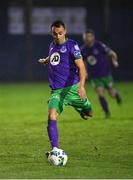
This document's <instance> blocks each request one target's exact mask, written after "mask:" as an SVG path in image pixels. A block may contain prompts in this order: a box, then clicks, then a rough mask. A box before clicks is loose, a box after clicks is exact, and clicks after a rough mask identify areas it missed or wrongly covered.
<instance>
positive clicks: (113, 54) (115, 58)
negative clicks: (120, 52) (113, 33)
mask: <svg viewBox="0 0 133 180" xmlns="http://www.w3.org/2000/svg"><path fill="white" fill-rule="evenodd" d="M99 45H100V46H101V47H102V49H103V51H104V52H105V53H106V54H107V55H108V56H109V57H110V59H111V61H112V63H113V65H114V66H115V67H118V66H119V63H118V56H117V54H116V52H115V51H113V50H112V49H111V48H109V47H108V46H106V45H105V44H104V43H102V42H99Z"/></svg>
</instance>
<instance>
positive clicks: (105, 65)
mask: <svg viewBox="0 0 133 180" xmlns="http://www.w3.org/2000/svg"><path fill="white" fill-rule="evenodd" d="M83 40H84V45H83V46H82V47H81V53H82V55H83V59H84V61H85V62H86V63H87V64H88V69H89V71H90V77H91V80H92V85H93V87H94V89H95V91H96V93H97V95H98V97H99V102H100V104H101V106H102V108H103V111H104V112H105V117H109V116H110V110H109V107H108V103H107V101H106V99H105V97H104V89H107V90H108V92H109V94H110V96H111V97H113V98H115V99H116V101H117V103H118V104H120V103H121V97H120V95H119V93H118V91H117V90H116V89H115V88H114V82H113V78H112V75H111V71H110V67H109V59H111V60H112V63H113V65H114V67H116V68H117V67H119V64H118V61H117V59H118V58H117V54H116V53H115V52H114V51H113V50H112V49H110V48H109V47H108V46H106V45H105V44H104V43H102V42H100V41H97V40H96V39H95V33H94V31H93V30H91V29H89V30H87V31H86V32H85V33H84V34H83Z"/></svg>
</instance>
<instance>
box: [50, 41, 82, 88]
mask: <svg viewBox="0 0 133 180" xmlns="http://www.w3.org/2000/svg"><path fill="white" fill-rule="evenodd" d="M80 58H82V56H81V52H80V49H79V47H78V44H77V43H76V42H75V41H73V40H71V39H67V40H66V41H65V43H63V44H61V45H57V44H55V43H54V42H52V43H51V44H50V48H49V64H48V74H49V83H50V87H51V89H60V88H63V87H68V86H72V85H73V84H76V83H78V82H79V73H78V68H77V66H76V64H75V59H80Z"/></svg>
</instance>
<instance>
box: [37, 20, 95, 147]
mask: <svg viewBox="0 0 133 180" xmlns="http://www.w3.org/2000/svg"><path fill="white" fill-rule="evenodd" d="M51 33H52V37H53V42H52V43H51V44H50V47H49V55H48V57H47V58H42V59H39V63H41V64H48V76H49V84H50V88H51V98H50V100H49V104H48V109H49V111H48V127H47V130H48V136H49V140H50V143H51V146H52V148H58V147H59V144H58V128H57V117H58V115H60V114H61V113H62V111H63V109H64V107H65V106H67V105H69V106H72V107H73V108H74V109H75V110H76V111H78V113H79V114H80V115H81V117H82V118H84V119H87V118H88V117H89V116H92V110H91V104H90V102H89V100H88V99H87V96H86V91H85V87H84V85H85V79H86V70H85V65H84V62H83V60H82V56H81V52H80V49H79V46H78V44H77V42H75V41H74V40H71V39H67V38H66V28H65V24H64V23H63V22H62V21H55V22H53V24H52V25H51Z"/></svg>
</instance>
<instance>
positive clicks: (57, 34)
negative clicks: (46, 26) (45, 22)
mask: <svg viewBox="0 0 133 180" xmlns="http://www.w3.org/2000/svg"><path fill="white" fill-rule="evenodd" d="M65 35H66V30H65V29H64V27H63V26H60V27H54V26H53V27H52V36H53V39H54V41H55V42H56V43H57V44H62V43H64V41H65Z"/></svg>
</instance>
